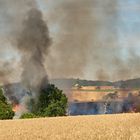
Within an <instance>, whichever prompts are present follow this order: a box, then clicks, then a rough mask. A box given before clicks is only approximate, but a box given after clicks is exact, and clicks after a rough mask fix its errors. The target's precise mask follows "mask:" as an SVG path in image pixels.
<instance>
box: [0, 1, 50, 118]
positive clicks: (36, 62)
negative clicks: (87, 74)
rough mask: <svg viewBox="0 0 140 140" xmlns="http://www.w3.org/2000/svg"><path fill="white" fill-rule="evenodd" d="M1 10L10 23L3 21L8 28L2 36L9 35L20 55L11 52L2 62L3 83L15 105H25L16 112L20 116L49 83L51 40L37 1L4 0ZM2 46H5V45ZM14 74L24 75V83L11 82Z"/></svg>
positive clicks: (15, 50)
mask: <svg viewBox="0 0 140 140" xmlns="http://www.w3.org/2000/svg"><path fill="white" fill-rule="evenodd" d="M21 6H22V8H21ZM9 7H10V8H9ZM1 8H2V9H1ZM0 9H1V11H2V13H1V14H0V15H1V18H2V19H3V20H4V21H5V22H6V24H4V23H5V22H2V23H3V25H2V26H3V27H4V28H5V29H7V30H2V31H1V34H0V35H1V36H2V37H3V38H7V40H8V42H9V44H8V45H7V46H8V47H9V46H10V49H11V50H14V52H17V56H15V57H14V55H15V54H14V53H12V51H11V53H12V54H10V58H8V60H7V61H6V59H5V56H7V55H6V54H5V55H4V57H3V58H2V59H3V60H5V61H4V62H2V64H1V70H0V75H1V80H2V82H3V84H7V85H6V86H5V95H6V96H7V97H8V99H9V100H10V101H11V102H12V103H13V104H19V105H21V106H22V108H21V110H19V112H16V115H17V117H19V116H20V115H21V114H22V113H23V112H27V111H30V109H29V106H28V104H29V102H30V100H31V99H34V100H35V101H37V97H38V95H39V92H40V90H41V89H42V88H44V87H45V86H46V85H47V84H48V77H47V73H46V69H45V67H44V60H45V59H46V57H47V54H48V51H49V50H48V49H49V46H50V43H51V39H50V37H49V31H48V27H47V25H46V23H45V22H44V20H43V15H42V12H41V11H40V10H39V8H38V6H37V3H36V1H35V0H26V1H24V0H21V1H18V0H12V1H10V2H9V1H7V0H6V1H5V0H2V1H1V2H0ZM20 9H21V10H20ZM3 11H5V12H3ZM8 21H9V22H8ZM0 49H1V50H2V49H3V48H2V45H1V47H0ZM11 57H12V58H13V59H11ZM44 57H45V59H44ZM15 59H18V60H17V62H18V64H17V67H16V68H17V69H16V68H14V60H15ZM20 67H21V68H20ZM13 73H15V74H16V75H14V74H13ZM11 75H12V76H15V77H16V76H19V75H20V78H19V82H20V84H21V85H19V84H15V85H10V84H9V83H10V82H11V81H10V80H9V78H7V77H8V76H9V77H11ZM12 82H13V81H12Z"/></svg>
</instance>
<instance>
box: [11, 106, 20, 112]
mask: <svg viewBox="0 0 140 140" xmlns="http://www.w3.org/2000/svg"><path fill="white" fill-rule="evenodd" d="M12 110H13V111H14V112H17V111H19V110H20V105H14V106H13V109H12Z"/></svg>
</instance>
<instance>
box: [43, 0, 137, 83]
mask: <svg viewBox="0 0 140 140" xmlns="http://www.w3.org/2000/svg"><path fill="white" fill-rule="evenodd" d="M44 1H45V0H44ZM46 3H47V4H49V10H48V11H47V12H49V22H50V24H51V25H52V26H53V27H54V31H52V35H53V40H54V44H53V47H52V48H51V49H52V51H51V54H50V57H49V59H48V60H47V67H48V68H49V75H51V76H52V77H53V78H56V77H74V78H75V77H76V78H77V77H80V78H86V79H92V80H93V79H94V80H95V79H97V80H112V81H115V80H120V79H122V80H124V79H129V78H137V77H139V76H140V67H139V65H140V62H139V58H140V55H139V54H138V52H137V50H138V47H137V46H139V44H140V42H139V39H138V36H139V30H138V29H137V28H136V27H138V25H139V23H140V22H139V7H138V6H137V5H139V2H138V1H136V0H134V2H133V3H130V1H121V0H104V1H103V0H76V1H75V0H67V1H65V0H60V1H58V2H56V1H54V0H49V1H46ZM54 9H55V10H54ZM44 12H45V11H44ZM47 17H48V15H47ZM134 17H136V18H134ZM56 23H57V24H56ZM136 30H137V31H136ZM135 31H136V32H135ZM56 60H57V61H56ZM52 61H53V62H54V65H52V64H51V62H52Z"/></svg>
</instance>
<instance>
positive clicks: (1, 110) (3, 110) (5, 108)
mask: <svg viewBox="0 0 140 140" xmlns="http://www.w3.org/2000/svg"><path fill="white" fill-rule="evenodd" d="M13 117H14V112H13V110H12V106H11V105H10V104H8V102H7V100H6V98H5V96H4V95H3V92H2V89H0V119H1V120H4V119H12V118H13Z"/></svg>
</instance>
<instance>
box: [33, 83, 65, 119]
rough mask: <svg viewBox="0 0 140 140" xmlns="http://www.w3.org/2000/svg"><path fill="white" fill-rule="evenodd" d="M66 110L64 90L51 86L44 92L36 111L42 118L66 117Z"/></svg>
mask: <svg viewBox="0 0 140 140" xmlns="http://www.w3.org/2000/svg"><path fill="white" fill-rule="evenodd" d="M66 108H67V97H66V95H65V94H63V92H62V90H59V89H58V88H57V87H55V86H54V85H52V84H49V85H48V87H47V88H46V89H45V90H42V92H41V94H40V96H39V100H38V103H37V106H36V108H35V111H37V112H36V113H37V114H39V115H41V116H64V115H65V114H66ZM35 111H34V112H35Z"/></svg>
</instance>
